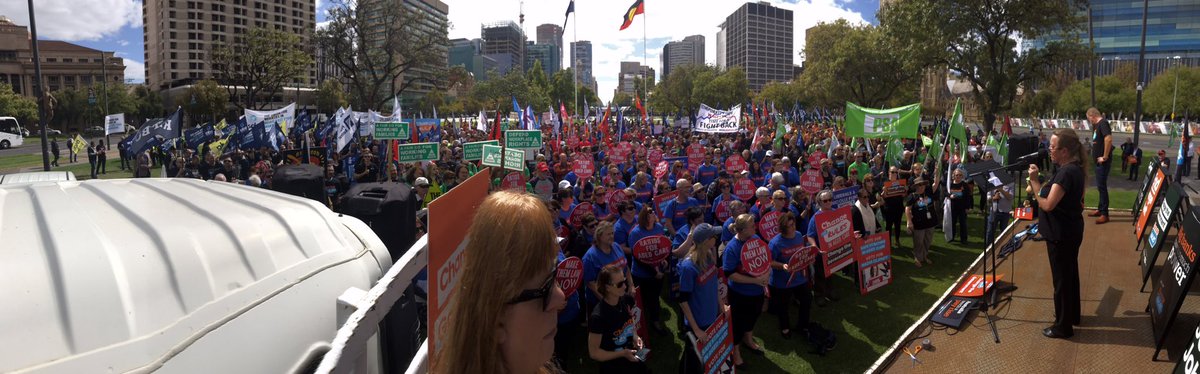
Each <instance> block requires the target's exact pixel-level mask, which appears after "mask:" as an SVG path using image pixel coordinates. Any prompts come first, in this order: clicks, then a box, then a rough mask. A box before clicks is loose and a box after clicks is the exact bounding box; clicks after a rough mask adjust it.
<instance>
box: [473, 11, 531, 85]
mask: <svg viewBox="0 0 1200 374" xmlns="http://www.w3.org/2000/svg"><path fill="white" fill-rule="evenodd" d="M480 35H482V36H483V55H484V56H488V57H490V58H492V59H493V60H496V69H497V70H498V71H499V73H500V74H508V71H509V70H511V69H513V68H516V69H518V70H520V69H521V68H522V67H524V65H525V31H523V30H521V27H520V26H517V23H516V22H513V21H500V22H493V23H490V24H484V25H483V26H482V27H481V30H480Z"/></svg>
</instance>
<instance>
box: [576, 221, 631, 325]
mask: <svg viewBox="0 0 1200 374" xmlns="http://www.w3.org/2000/svg"><path fill="white" fill-rule="evenodd" d="M605 265H617V266H620V267H622V268H624V269H626V271H625V273H626V274H625V275H626V276H628V275H629V274H628V273H629V271H628V268H629V267H628V263H627V262H626V261H625V254H624V253H621V247H618V246H617V244H616V243H613V225H612V223H609V222H600V224H598V225H596V242H595V244H593V245H592V247H591V248H588V250H587V253H585V254H584V255H583V285H584V286H585V287H587V290H586V291H581V292H583V293H584V301H587V304H586V308H588V309H585V310H591V309H590V308H591V306H593V305H596V301H597V300H599V298H600V294H599V292H598V291H597V290H596V277H597V276H598V275H599V274H600V269H601V268H603V267H604V266H605ZM626 279H631V278H626ZM626 290H628V291H629V292H633V291H632V290H633V287H627V288H626Z"/></svg>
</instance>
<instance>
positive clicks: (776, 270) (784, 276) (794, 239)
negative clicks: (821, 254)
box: [768, 212, 812, 339]
mask: <svg viewBox="0 0 1200 374" xmlns="http://www.w3.org/2000/svg"><path fill="white" fill-rule="evenodd" d="M779 227H780V232H779V234H778V235H775V237H774V238H772V239H771V243H770V244H768V246H769V247H770V248H771V285H770V287H769V289H770V292H771V312H772V313H774V314H775V315H776V316H777V317H779V334H780V335H783V338H784V339H791V337H792V329H793V328H794V329H798V330H800V331H801V332H803V331H805V330H806V329H807V328H808V319H809V312H810V310H811V308H812V291H811V290H809V288H808V278H807V277H805V273H807V272H808V269H800V270H797V269H792V268H790V267H789V266H788V262H790V261H791V260H792V257H793V256H796V255H797V253H799V252H800V250H801V249H802V248H804V247H807V244H808V243H807V242H806V241H805V238H804V236H803V235H799V233H797V232H796V216H795V215H794V214H792V212H787V213H784V214H783V215H782V216H780V217H779ZM793 298H795V299H796V300H797V301H798V302H799V304H800V311H799V313H798V314H797V320H796V324H794V325H793V324H792V323H791V320H790V318H788V314H789V313H788V312H789V309H791V305H792V299H793ZM801 336H803V335H801Z"/></svg>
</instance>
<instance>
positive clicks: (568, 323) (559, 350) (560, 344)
mask: <svg viewBox="0 0 1200 374" xmlns="http://www.w3.org/2000/svg"><path fill="white" fill-rule="evenodd" d="M566 259H567V256H565V255H563V253H562V251H559V252H558V261H557V262H555V265H557V264H561V263H562V262H563V260H566ZM579 308H580V306H579V292H575V293H573V294H571V296H570V297H568V298H567V306H566V307H565V308H563V310H560V311H558V332H557V333H555V334H554V359H556V360H558V361H559V362H560V363H562V362H566V361H567V360H569V359H570V358H571V348H572V347H574V346H575V345H577V344H578V343H577V339H576V336H578V330H579V317H580V313H579V310H580V309H579Z"/></svg>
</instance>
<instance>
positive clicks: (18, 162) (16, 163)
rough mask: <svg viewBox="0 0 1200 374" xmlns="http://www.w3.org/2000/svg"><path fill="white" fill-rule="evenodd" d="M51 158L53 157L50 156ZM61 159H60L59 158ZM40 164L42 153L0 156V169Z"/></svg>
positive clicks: (13, 168)
mask: <svg viewBox="0 0 1200 374" xmlns="http://www.w3.org/2000/svg"><path fill="white" fill-rule="evenodd" d="M51 159H53V157H51ZM59 161H61V159H59ZM41 165H42V155H40V154H23V155H12V156H5V157H0V170H17V169H21V168H27V167H32V166H41Z"/></svg>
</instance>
